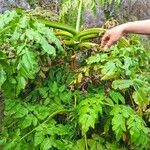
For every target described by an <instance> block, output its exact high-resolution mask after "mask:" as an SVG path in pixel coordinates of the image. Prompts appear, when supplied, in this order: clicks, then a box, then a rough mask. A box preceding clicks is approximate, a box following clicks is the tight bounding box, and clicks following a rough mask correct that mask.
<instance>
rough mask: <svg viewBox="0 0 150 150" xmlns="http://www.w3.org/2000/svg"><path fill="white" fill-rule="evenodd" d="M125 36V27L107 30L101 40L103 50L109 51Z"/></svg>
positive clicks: (120, 26)
mask: <svg viewBox="0 0 150 150" xmlns="http://www.w3.org/2000/svg"><path fill="white" fill-rule="evenodd" d="M123 34H124V25H119V26H116V27H114V28H112V29H110V30H107V31H106V32H105V34H104V35H103V37H102V40H101V48H103V49H104V50H107V49H109V48H110V47H111V46H112V45H113V44H115V43H116V42H117V41H118V40H119V39H120V37H121V36H123Z"/></svg>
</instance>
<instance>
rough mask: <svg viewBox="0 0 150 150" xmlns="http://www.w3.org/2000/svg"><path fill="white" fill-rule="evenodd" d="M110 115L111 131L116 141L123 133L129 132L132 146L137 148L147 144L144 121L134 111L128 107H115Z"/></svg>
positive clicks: (146, 131)
mask: <svg viewBox="0 0 150 150" xmlns="http://www.w3.org/2000/svg"><path fill="white" fill-rule="evenodd" d="M111 115H113V119H112V125H113V126H112V129H113V131H114V132H115V134H116V138H117V140H118V141H119V140H120V139H121V138H122V136H123V134H124V133H127V132H129V133H130V138H131V141H132V143H133V144H134V145H136V146H139V147H145V146H146V144H147V142H148V130H147V128H146V126H145V122H144V120H143V119H142V118H141V117H139V116H138V115H137V114H136V112H135V111H134V110H132V109H131V108H130V107H128V106H123V105H116V106H115V107H114V108H113V110H112V112H111Z"/></svg>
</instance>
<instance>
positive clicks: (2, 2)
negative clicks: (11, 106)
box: [0, 0, 30, 13]
mask: <svg viewBox="0 0 150 150" xmlns="http://www.w3.org/2000/svg"><path fill="white" fill-rule="evenodd" d="M15 7H21V8H24V9H29V8H30V5H29V3H28V2H27V1H26V0H7V1H6V0H0V13H3V12H4V11H6V10H10V9H12V8H15Z"/></svg>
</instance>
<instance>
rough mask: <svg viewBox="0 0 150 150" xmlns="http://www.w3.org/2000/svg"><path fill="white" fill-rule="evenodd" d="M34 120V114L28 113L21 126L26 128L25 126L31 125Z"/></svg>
mask: <svg viewBox="0 0 150 150" xmlns="http://www.w3.org/2000/svg"><path fill="white" fill-rule="evenodd" d="M32 121H33V115H31V114H28V115H27V116H26V117H25V119H24V121H23V122H22V126H21V127H22V129H25V128H27V127H29V126H31V124H32Z"/></svg>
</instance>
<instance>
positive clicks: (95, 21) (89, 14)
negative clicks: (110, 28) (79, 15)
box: [83, 6, 105, 28]
mask: <svg viewBox="0 0 150 150" xmlns="http://www.w3.org/2000/svg"><path fill="white" fill-rule="evenodd" d="M83 22H84V24H83V26H84V28H90V27H100V26H102V25H103V24H104V22H105V15H104V12H103V10H102V9H101V7H100V6H97V7H96V14H94V13H93V11H92V10H91V9H89V8H87V9H86V10H85V11H84V13H83Z"/></svg>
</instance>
